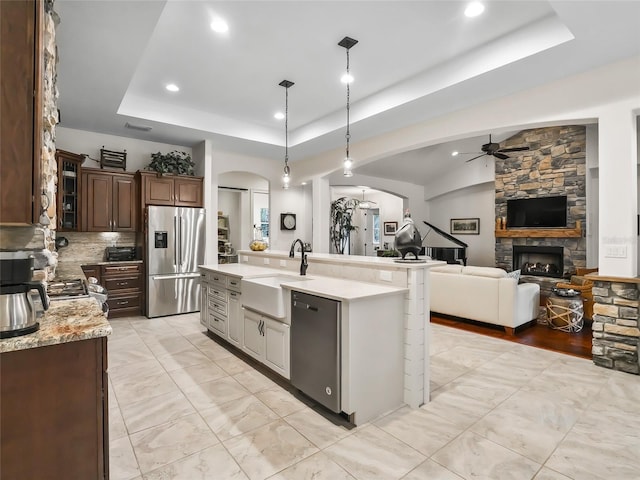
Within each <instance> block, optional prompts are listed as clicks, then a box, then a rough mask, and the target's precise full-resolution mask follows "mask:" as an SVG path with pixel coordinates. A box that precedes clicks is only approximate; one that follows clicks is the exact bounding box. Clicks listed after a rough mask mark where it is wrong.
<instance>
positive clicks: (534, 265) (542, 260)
mask: <svg viewBox="0 0 640 480" xmlns="http://www.w3.org/2000/svg"><path fill="white" fill-rule="evenodd" d="M563 258H564V248H563V247H538V246H528V245H525V246H522V245H514V246H513V269H514V270H518V269H519V270H520V271H521V272H522V274H523V275H537V276H541V277H555V278H561V277H562V275H563V273H564V261H563Z"/></svg>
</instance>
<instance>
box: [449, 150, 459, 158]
mask: <svg viewBox="0 0 640 480" xmlns="http://www.w3.org/2000/svg"><path fill="white" fill-rule="evenodd" d="M458 153H460V152H457V151H453V152H451V156H452V157H457V156H458Z"/></svg>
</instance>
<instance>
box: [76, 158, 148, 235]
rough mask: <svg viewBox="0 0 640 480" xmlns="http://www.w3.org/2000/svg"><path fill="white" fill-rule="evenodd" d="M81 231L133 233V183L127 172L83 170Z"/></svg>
mask: <svg viewBox="0 0 640 480" xmlns="http://www.w3.org/2000/svg"><path fill="white" fill-rule="evenodd" d="M81 188H82V230H83V231H85V232H135V231H136V225H137V224H136V212H137V203H136V198H137V195H136V194H137V182H136V178H135V176H134V175H133V174H131V173H114V172H105V171H103V170H92V169H84V170H83V172H82V187H81Z"/></svg>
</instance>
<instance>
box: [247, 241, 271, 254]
mask: <svg viewBox="0 0 640 480" xmlns="http://www.w3.org/2000/svg"><path fill="white" fill-rule="evenodd" d="M267 247H268V245H267V242H263V241H262V240H254V241H252V242H251V243H250V244H249V248H250V249H251V250H253V251H254V252H262V251H263V250H266V249H267Z"/></svg>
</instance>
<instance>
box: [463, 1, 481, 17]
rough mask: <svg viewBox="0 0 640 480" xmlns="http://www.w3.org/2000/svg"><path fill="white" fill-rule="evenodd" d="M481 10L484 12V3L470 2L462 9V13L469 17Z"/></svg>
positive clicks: (476, 14)
mask: <svg viewBox="0 0 640 480" xmlns="http://www.w3.org/2000/svg"><path fill="white" fill-rule="evenodd" d="M482 12H484V5H483V4H482V3H480V2H471V3H470V4H469V5H467V8H466V9H465V10H464V14H465V15H466V16H467V17H469V18H472V17H477V16H478V15H480V14H481V13H482Z"/></svg>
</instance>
